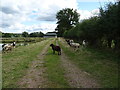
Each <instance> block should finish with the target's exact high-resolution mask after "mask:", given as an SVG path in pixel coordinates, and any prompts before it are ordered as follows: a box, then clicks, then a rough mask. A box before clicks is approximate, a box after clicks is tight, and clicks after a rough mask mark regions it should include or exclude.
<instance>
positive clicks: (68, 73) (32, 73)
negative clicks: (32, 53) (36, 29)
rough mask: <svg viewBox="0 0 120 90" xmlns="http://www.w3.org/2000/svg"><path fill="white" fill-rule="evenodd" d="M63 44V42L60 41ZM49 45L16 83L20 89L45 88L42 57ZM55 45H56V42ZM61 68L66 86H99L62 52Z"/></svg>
mask: <svg viewBox="0 0 120 90" xmlns="http://www.w3.org/2000/svg"><path fill="white" fill-rule="evenodd" d="M61 42H62V44H64V42H63V41H61ZM49 44H50V42H49V43H47V45H46V46H45V48H43V50H42V51H41V53H40V54H39V55H38V56H37V59H36V60H34V61H33V62H32V63H31V65H30V68H29V69H28V70H27V72H26V75H25V76H24V77H23V78H21V80H20V81H19V82H18V85H19V87H20V88H47V87H50V86H48V82H49V81H48V80H47V78H45V77H44V73H45V72H46V68H45V67H44V63H45V61H44V57H45V55H46V53H47V49H48V47H49ZM56 44H58V43H57V42H56ZM60 60H61V66H62V68H63V69H64V70H65V75H64V76H65V79H67V81H68V84H69V85H70V86H71V87H73V88H98V87H100V85H99V84H98V83H97V81H96V80H95V79H93V78H91V77H90V74H88V73H86V72H84V71H82V70H80V69H79V68H78V67H77V66H76V65H75V64H74V63H72V62H71V61H70V60H69V58H68V57H67V56H66V55H65V53H64V51H62V55H61V56H60Z"/></svg>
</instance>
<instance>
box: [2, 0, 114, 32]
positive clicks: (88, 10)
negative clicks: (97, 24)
mask: <svg viewBox="0 0 120 90" xmlns="http://www.w3.org/2000/svg"><path fill="white" fill-rule="evenodd" d="M108 1H112V2H115V0H2V1H1V2H0V3H1V5H0V18H1V20H0V31H2V32H9V33H22V32H23V31H27V32H29V33H31V32H39V31H42V32H43V33H46V32H50V31H54V30H55V28H56V26H57V24H56V22H57V20H56V18H55V16H56V13H57V12H58V11H59V10H61V9H63V8H73V9H77V12H78V13H80V20H83V19H86V18H89V17H91V16H94V15H97V14H98V13H99V7H100V6H104V5H105V4H106V3H108Z"/></svg>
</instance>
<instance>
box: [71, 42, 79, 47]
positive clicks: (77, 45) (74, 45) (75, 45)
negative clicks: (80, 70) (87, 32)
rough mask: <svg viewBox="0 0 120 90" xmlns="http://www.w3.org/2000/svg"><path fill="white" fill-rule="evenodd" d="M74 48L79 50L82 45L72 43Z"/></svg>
mask: <svg viewBox="0 0 120 90" xmlns="http://www.w3.org/2000/svg"><path fill="white" fill-rule="evenodd" d="M70 45H71V46H72V47H75V48H79V47H80V44H79V43H70Z"/></svg>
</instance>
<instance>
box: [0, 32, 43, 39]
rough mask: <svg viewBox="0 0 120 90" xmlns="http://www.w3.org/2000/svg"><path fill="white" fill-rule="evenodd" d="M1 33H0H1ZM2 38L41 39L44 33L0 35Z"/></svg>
mask: <svg viewBox="0 0 120 90" xmlns="http://www.w3.org/2000/svg"><path fill="white" fill-rule="evenodd" d="M1 33H2V32H1ZM0 35H2V37H6V38H7V37H43V36H44V33H42V32H33V33H30V34H29V33H28V32H22V33H21V34H16V33H2V34H0Z"/></svg>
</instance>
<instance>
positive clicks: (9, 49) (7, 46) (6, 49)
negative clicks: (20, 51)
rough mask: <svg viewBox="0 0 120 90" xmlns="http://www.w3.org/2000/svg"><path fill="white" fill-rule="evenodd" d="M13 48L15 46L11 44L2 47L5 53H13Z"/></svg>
mask: <svg viewBox="0 0 120 90" xmlns="http://www.w3.org/2000/svg"><path fill="white" fill-rule="evenodd" d="M12 48H13V45H10V44H3V45H2V51H3V52H5V51H11V50H12Z"/></svg>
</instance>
